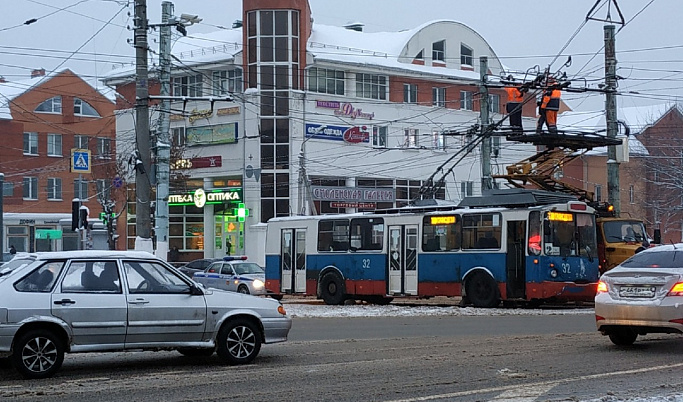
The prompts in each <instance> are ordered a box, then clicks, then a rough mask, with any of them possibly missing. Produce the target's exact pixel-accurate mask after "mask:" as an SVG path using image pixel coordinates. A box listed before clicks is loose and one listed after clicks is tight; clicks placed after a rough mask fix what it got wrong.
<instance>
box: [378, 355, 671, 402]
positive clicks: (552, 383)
mask: <svg viewBox="0 0 683 402" xmlns="http://www.w3.org/2000/svg"><path fill="white" fill-rule="evenodd" d="M679 367H683V363H677V364H669V365H665V366H655V367H647V368H641V369H633V370H624V371H617V372H612V373H600V374H590V375H582V376H579V377H575V378H565V379H563V380H554V381H543V382H536V383H529V384H518V385H507V386H504V387H493V388H482V389H473V390H469V391H461V392H451V393H448V394H436V395H427V396H420V397H417V398H407V399H393V400H390V401H387V402H418V401H432V400H436V399H448V398H457V397H463V396H468V395H475V394H484V393H493V392H505V391H511V390H515V389H517V388H519V387H520V386H524V387H543V386H547V387H550V388H552V387H555V386H558V385H560V384H566V383H570V382H575V381H584V380H594V379H598V378H606V377H613V376H619V375H626V374H639V373H647V372H649V371H659V370H667V369H673V368H679Z"/></svg>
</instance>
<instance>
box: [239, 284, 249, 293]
mask: <svg viewBox="0 0 683 402" xmlns="http://www.w3.org/2000/svg"><path fill="white" fill-rule="evenodd" d="M237 293H242V294H245V295H248V294H249V288H248V287H246V286H245V285H240V287H238V288H237Z"/></svg>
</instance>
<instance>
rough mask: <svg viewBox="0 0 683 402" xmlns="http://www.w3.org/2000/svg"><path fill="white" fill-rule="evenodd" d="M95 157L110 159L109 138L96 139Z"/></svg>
mask: <svg viewBox="0 0 683 402" xmlns="http://www.w3.org/2000/svg"><path fill="white" fill-rule="evenodd" d="M97 157H98V158H100V159H111V138H98V139H97Z"/></svg>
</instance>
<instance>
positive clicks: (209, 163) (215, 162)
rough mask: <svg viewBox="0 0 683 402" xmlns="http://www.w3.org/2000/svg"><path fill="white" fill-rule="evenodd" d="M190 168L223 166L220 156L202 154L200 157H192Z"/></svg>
mask: <svg viewBox="0 0 683 402" xmlns="http://www.w3.org/2000/svg"><path fill="white" fill-rule="evenodd" d="M190 161H191V162H192V169H199V168H212V167H221V166H223V158H222V157H221V156H204V157H201V158H192V159H190Z"/></svg>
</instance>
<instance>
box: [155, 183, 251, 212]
mask: <svg viewBox="0 0 683 402" xmlns="http://www.w3.org/2000/svg"><path fill="white" fill-rule="evenodd" d="M241 201H242V189H241V188H231V189H223V190H221V189H216V190H204V189H201V188H198V189H196V190H195V191H192V192H190V193H185V194H171V195H169V196H168V205H169V206H178V205H194V206H196V207H197V208H204V205H207V204H223V203H226V202H241Z"/></svg>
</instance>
